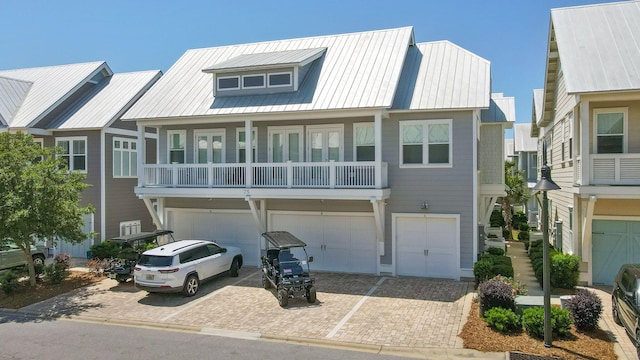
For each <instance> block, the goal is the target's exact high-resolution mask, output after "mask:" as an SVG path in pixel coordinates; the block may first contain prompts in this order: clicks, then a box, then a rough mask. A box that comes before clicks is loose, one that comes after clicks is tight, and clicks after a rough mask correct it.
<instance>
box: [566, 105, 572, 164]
mask: <svg viewBox="0 0 640 360" xmlns="http://www.w3.org/2000/svg"><path fill="white" fill-rule="evenodd" d="M567 124H568V128H569V129H568V133H569V160H571V159H573V111H572V112H570V113H569V115H567Z"/></svg>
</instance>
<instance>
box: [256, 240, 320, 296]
mask: <svg viewBox="0 0 640 360" xmlns="http://www.w3.org/2000/svg"><path fill="white" fill-rule="evenodd" d="M262 237H263V238H264V239H265V240H267V251H266V256H262V286H263V287H264V288H265V289H269V288H271V287H274V288H275V289H276V292H277V295H278V304H279V305H280V306H282V307H286V306H287V304H289V298H290V297H294V296H304V297H305V298H307V302H309V303H312V304H313V303H315V302H316V288H315V287H314V286H313V284H314V283H315V279H314V278H312V277H311V276H310V275H309V263H310V262H312V261H313V256H312V257H308V256H307V251H306V250H305V246H307V244H305V243H304V242H303V241H302V240H300V239H298V238H297V237H295V236H293V235H292V234H291V233H289V232H287V231H269V232H266V233H264V234H262Z"/></svg>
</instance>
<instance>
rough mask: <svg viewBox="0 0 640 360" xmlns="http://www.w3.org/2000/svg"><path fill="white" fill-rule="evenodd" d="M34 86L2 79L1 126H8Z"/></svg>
mask: <svg viewBox="0 0 640 360" xmlns="http://www.w3.org/2000/svg"><path fill="white" fill-rule="evenodd" d="M31 85H33V83H32V82H30V81H23V80H16V79H11V78H7V77H0V124H1V125H5V126H8V125H9V124H10V123H11V120H12V119H13V117H14V115H15V114H16V112H18V109H19V108H20V105H21V104H22V102H23V101H24V99H25V97H26V96H27V93H28V92H29V89H30V88H31Z"/></svg>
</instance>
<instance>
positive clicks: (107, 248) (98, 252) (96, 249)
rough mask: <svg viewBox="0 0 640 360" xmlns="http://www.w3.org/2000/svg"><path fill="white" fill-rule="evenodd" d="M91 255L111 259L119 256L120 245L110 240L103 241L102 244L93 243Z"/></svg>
mask: <svg viewBox="0 0 640 360" xmlns="http://www.w3.org/2000/svg"><path fill="white" fill-rule="evenodd" d="M90 251H91V257H93V258H94V259H100V260H102V259H110V258H114V257H117V256H118V252H120V246H118V244H116V243H114V242H111V241H109V240H107V241H104V242H101V243H100V244H95V245H91V248H90Z"/></svg>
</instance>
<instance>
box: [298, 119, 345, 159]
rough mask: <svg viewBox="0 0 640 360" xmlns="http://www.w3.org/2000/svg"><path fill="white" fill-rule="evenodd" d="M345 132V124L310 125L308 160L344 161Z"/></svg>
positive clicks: (308, 130) (308, 131) (308, 128)
mask: <svg viewBox="0 0 640 360" xmlns="http://www.w3.org/2000/svg"><path fill="white" fill-rule="evenodd" d="M343 133H344V127H343V126H335V125H331V126H324V125H322V126H308V127H307V161H311V162H327V161H331V160H334V161H342V159H343V156H344V155H343V153H344V151H343Z"/></svg>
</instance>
